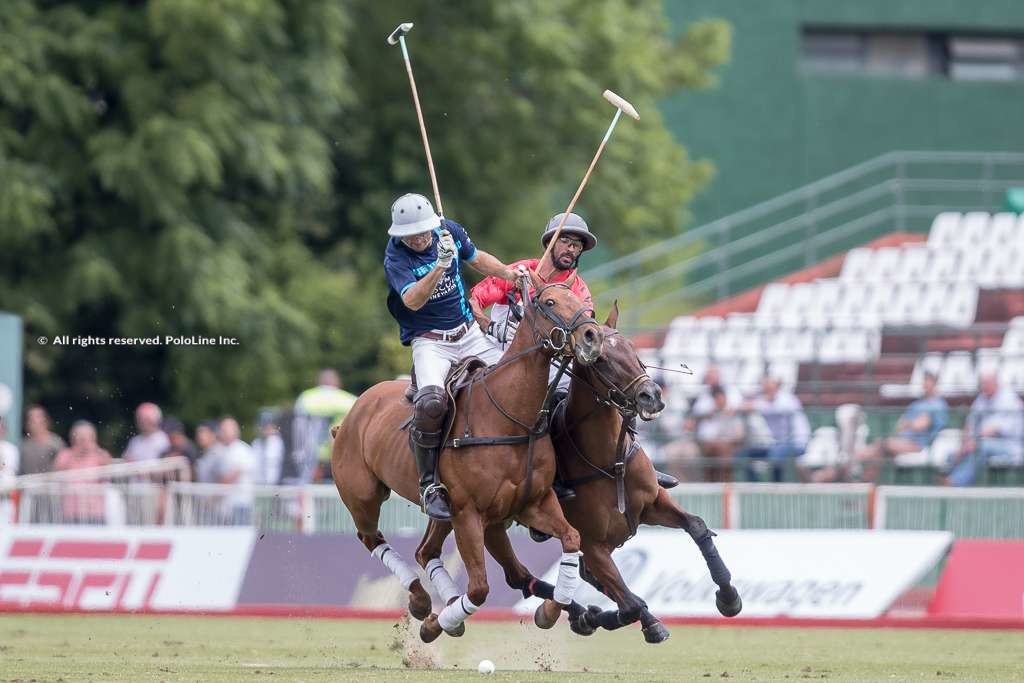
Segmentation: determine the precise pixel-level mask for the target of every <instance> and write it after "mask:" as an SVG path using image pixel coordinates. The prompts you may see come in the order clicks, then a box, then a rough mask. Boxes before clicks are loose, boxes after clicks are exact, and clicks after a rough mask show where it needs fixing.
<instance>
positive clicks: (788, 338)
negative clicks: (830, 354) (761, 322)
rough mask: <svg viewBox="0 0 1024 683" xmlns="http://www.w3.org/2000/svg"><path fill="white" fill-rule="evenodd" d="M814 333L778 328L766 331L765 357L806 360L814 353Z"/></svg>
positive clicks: (797, 360)
mask: <svg viewBox="0 0 1024 683" xmlns="http://www.w3.org/2000/svg"><path fill="white" fill-rule="evenodd" d="M816 341H817V340H816V338H815V333H814V332H812V331H809V330H794V329H780V330H775V331H774V332H768V333H767V336H766V338H765V353H764V355H765V357H766V358H767V359H768V360H773V361H774V360H789V361H796V362H802V363H805V362H808V361H812V360H814V357H815V354H816V347H817V343H816Z"/></svg>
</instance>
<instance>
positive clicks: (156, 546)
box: [0, 534, 172, 610]
mask: <svg viewBox="0 0 1024 683" xmlns="http://www.w3.org/2000/svg"><path fill="white" fill-rule="evenodd" d="M171 548H172V543H171V542H170V541H163V540H159V541H154V540H135V541H114V540H89V539H83V538H61V537H60V536H54V537H49V538H47V537H44V536H34V535H32V534H25V535H24V536H22V537H20V538H14V539H12V540H11V542H10V545H9V546H8V547H7V549H6V552H5V553H3V555H0V608H3V607H8V608H12V607H13V608H17V609H31V608H33V607H36V608H50V609H52V608H63V609H100V610H107V609H109V610H125V609H127V610H133V609H149V608H151V607H152V601H153V595H154V594H155V593H156V590H157V586H158V585H159V583H160V578H161V572H162V570H163V569H164V568H165V566H166V564H167V561H168V559H169V558H170V556H171Z"/></svg>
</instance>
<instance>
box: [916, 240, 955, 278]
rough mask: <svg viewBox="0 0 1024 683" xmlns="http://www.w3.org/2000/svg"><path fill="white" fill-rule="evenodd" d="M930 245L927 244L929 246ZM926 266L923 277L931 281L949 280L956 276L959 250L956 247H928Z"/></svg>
mask: <svg viewBox="0 0 1024 683" xmlns="http://www.w3.org/2000/svg"><path fill="white" fill-rule="evenodd" d="M930 246H931V245H929V247H930ZM929 251H930V258H929V259H928V268H927V269H926V270H925V274H924V279H925V280H930V281H932V282H949V281H950V280H953V279H954V278H955V277H956V274H957V270H958V269H959V267H960V252H959V251H958V250H956V249H952V248H950V249H930V250H929Z"/></svg>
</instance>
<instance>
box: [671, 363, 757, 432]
mask: <svg viewBox="0 0 1024 683" xmlns="http://www.w3.org/2000/svg"><path fill="white" fill-rule="evenodd" d="M714 387H719V388H721V389H722V390H723V391H724V392H725V397H726V405H728V407H729V408H731V409H732V410H739V409H740V408H741V407H742V406H743V395H742V394H741V393H740V392H739V391H738V390H736V389H734V388H732V387H725V386H724V385H723V384H722V374H721V372H719V370H718V366H717V365H709V366H708V368H707V370H705V371H704V388H702V389H701V390H700V393H698V394H697V397H696V398H694V399H693V407H692V408H690V415H689V417H688V418H687V420H686V422H685V425H686V429H687V431H690V432H694V431H696V429H697V423H698V422H700V420H701V419H702V418H704V417H706V416H708V415H710V414H711V413H712V412H714V411H715V399H714V396H712V394H711V390H712V389H713V388H714Z"/></svg>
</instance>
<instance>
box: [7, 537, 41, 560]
mask: <svg viewBox="0 0 1024 683" xmlns="http://www.w3.org/2000/svg"><path fill="white" fill-rule="evenodd" d="M42 551H43V539H41V538H32V539H19V540H16V541H15V542H14V543H11V550H10V552H8V553H7V557H39V554H40V553H41V552H42Z"/></svg>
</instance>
